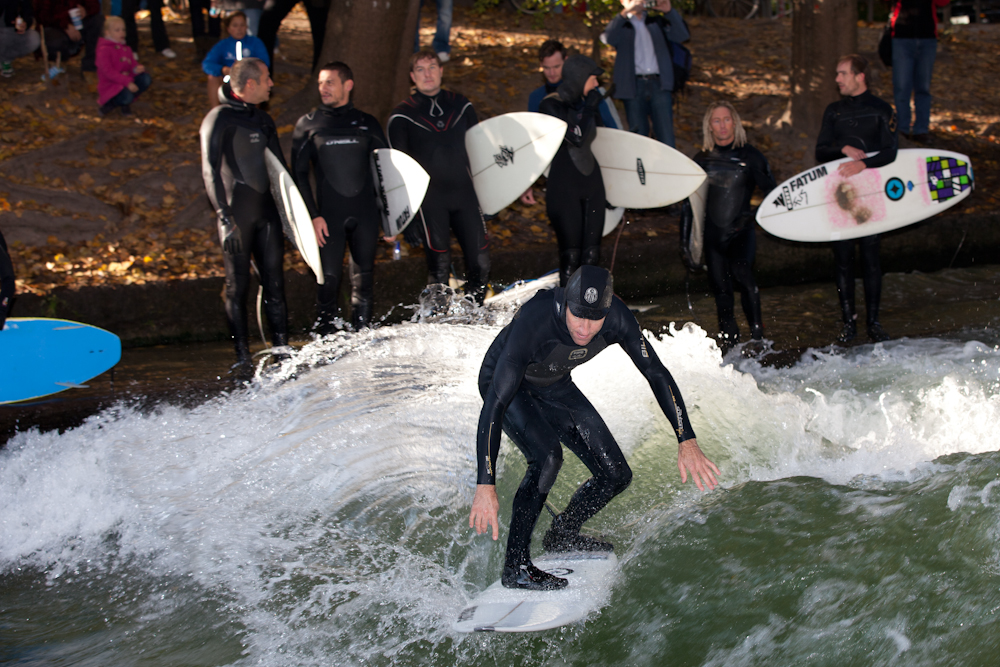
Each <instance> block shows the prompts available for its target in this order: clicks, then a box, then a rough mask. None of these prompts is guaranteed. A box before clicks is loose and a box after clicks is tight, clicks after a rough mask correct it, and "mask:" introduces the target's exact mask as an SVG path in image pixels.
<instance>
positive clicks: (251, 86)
mask: <svg viewBox="0 0 1000 667" xmlns="http://www.w3.org/2000/svg"><path fill="white" fill-rule="evenodd" d="M273 85H274V84H273V83H272V81H271V75H270V74H269V73H268V71H267V66H266V65H265V64H264V62H263V61H262V60H259V59H258V58H244V59H243V60H239V61H237V62H236V63H235V64H234V65H233V68H232V69H231V70H230V72H229V85H224V86H223V87H222V89H221V90H222V91H223V96H224V97H225V101H224V102H223V103H222V104H220V105H219V106H217V107H215V108H214V109H212V110H211V111H209V112H208V115H207V116H205V120H203V121H202V123H201V168H202V176H203V177H204V179H205V189H206V190H207V191H208V198H209V200H211V202H212V208H214V209H215V212H216V214H217V215H218V224H219V241H220V242H221V243H222V250H223V262H224V264H225V268H226V291H225V301H226V317H227V319H228V321H229V331H230V334H231V335H232V338H233V345H234V346H235V348H236V359H237V364H238V365H239V366H240V367H241V369H242V370H243V371H246V370H247V369H248V368H249V367H250V363H251V356H250V336H249V331H248V328H247V310H246V299H247V292H248V291H249V287H250V262H251V257H252V258H253V260H255V261H256V263H257V269H258V271H259V272H260V283H261V286H262V287H263V288H264V313H265V314H266V316H267V321H268V324H269V325H270V327H271V336H272V338H271V343H272V345H274V346H279V345H287V344H288V311H287V307H286V305H285V274H284V267H283V260H284V252H285V242H284V237H283V236H282V226H281V217H280V215H279V213H278V207H277V204H276V203H275V201H274V197H272V195H271V180H270V177H269V176H268V170H267V164H266V162H265V151H268V150H270V151H271V152H272V153H273V154H274V155H275V156H276V157H277V158H278V160H280V161H281V163H282V165H284V163H285V157H284V155H283V154H282V152H281V145H280V144H279V143H278V130H277V128H276V127H275V126H274V121H273V120H272V119H271V117H270V116H269V115H267V113H265V112H263V111H261V110H260V109H258V108H257V105H258V104H261V103H262V102H266V101H267V100H268V99H269V98H270V96H271V87H272V86H273Z"/></svg>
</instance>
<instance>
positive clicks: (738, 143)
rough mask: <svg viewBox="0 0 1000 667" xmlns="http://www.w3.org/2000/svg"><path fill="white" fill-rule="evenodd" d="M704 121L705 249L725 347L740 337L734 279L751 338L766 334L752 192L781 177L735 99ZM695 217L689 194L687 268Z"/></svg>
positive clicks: (684, 222)
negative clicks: (750, 136) (753, 141)
mask: <svg viewBox="0 0 1000 667" xmlns="http://www.w3.org/2000/svg"><path fill="white" fill-rule="evenodd" d="M702 126H703V127H702V129H703V131H704V139H703V142H702V150H701V151H699V152H698V154H697V155H695V156H694V161H695V162H697V163H698V165H699V166H700V167H701V168H702V169H704V170H705V173H707V174H708V193H707V196H706V201H705V221H704V228H703V236H704V255H705V260H706V264H707V265H708V278H709V281H710V282H711V284H712V291H713V292H714V293H715V309H716V312H717V314H718V317H719V334H720V336H719V338H720V344H721V347H722V351H723V353H725V352H727V351H728V350H729V349H730V348H732V347H733V346H734V345H736V344H737V343H738V342H739V341H740V328H739V326H738V325H737V324H736V317H735V314H734V312H733V310H734V299H733V282H736V283H737V284H738V285H739V288H740V302H741V303H742V305H743V313H744V314H745V315H746V318H747V324H749V326H750V338H751V339H753V340H760V339H761V338H763V335H764V321H763V318H762V317H761V312H760V292H759V291H758V289H757V281H756V280H754V277H753V260H754V255H756V253H757V237H756V236H755V233H754V210H753V208H752V207H751V206H750V198H751V196H752V195H753V190H754V186H756V187H759V188H760V190H761V192H762V193H763V194H767V193H769V192H771V190H773V189H774V188H775V186H776V183H775V182H774V176H772V175H771V168H770V166H768V164H767V159H766V158H765V157H764V155H763V154H762V153H761V152H760V151H759V150H757V149H756V148H754V147H753V146H751V145H750V144H748V143H747V135H746V130H744V129H743V123H742V121H741V120H740V115H739V114H738V113H737V112H736V109H734V108H733V106H732V105H731V104H729V103H728V102H715V103H713V104H710V105H709V107H708V110H707V111H706V112H705V118H704V121H703V123H702ZM693 222H694V213H693V211H692V209H691V202H690V200H689V199H685V200H684V206H683V208H682V209H681V249H682V250H681V255H682V258H683V261H684V264H685V265H686V266H687V267H688V268H695V267H694V264H695V262H694V261H693V259H692V257H691V252H690V247H691V234H692V226H693Z"/></svg>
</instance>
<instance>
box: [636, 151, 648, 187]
mask: <svg viewBox="0 0 1000 667" xmlns="http://www.w3.org/2000/svg"><path fill="white" fill-rule="evenodd" d="M635 172H636V173H637V174H639V182H640V183H642V184H643V185H645V184H646V168H645V167H643V166H642V158H641V157H637V158H636V159H635Z"/></svg>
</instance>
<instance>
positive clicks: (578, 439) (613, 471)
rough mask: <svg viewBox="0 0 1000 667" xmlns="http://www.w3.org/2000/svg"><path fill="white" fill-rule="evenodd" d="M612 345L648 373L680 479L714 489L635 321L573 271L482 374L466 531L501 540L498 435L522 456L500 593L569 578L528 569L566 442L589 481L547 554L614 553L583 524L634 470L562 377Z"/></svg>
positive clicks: (666, 377)
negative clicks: (673, 440) (674, 447)
mask: <svg viewBox="0 0 1000 667" xmlns="http://www.w3.org/2000/svg"><path fill="white" fill-rule="evenodd" d="M614 343H617V344H619V345H621V346H622V348H624V350H625V352H626V353H627V354H628V355H629V357H630V358H631V359H632V363H634V364H635V365H636V368H638V369H639V371H640V372H641V373H642V374H643V375H644V376H645V377H646V380H647V381H648V382H649V386H650V387H651V388H652V390H653V394H654V395H655V396H656V400H657V402H658V403H659V405H660V408H661V409H662V410H663V413H664V415H666V417H667V419H668V420H669V421H670V423H671V425H672V426H673V428H674V433H676V435H677V442H678V443H679V445H678V455H677V466H678V468H679V469H680V473H681V481H682V482H686V481H687V476H688V473H690V474H691V477H692V478H693V479H694V483H695V484H696V485H697V486H698V488H699V489H701V490H704V487H705V486H707V487H708V488H709V489H713V488H715V486H716V484H717V481H716V477H715V476H716V475H718V474H719V470H718V468H716V467H715V464H713V463H712V462H711V461H709V460H708V458H707V457H706V456H705V455H704V454H703V453H702V451H701V449H700V448H699V447H698V442H697V441H696V440H695V436H694V431H693V430H692V428H691V423H690V421H689V419H688V413H687V410H686V408H685V407H684V401H683V400H682V399H681V392H680V390H679V389H678V388H677V385H676V384H675V383H674V380H673V378H672V377H671V375H670V372H669V371H667V369H666V368H665V367H664V366H663V364H662V363H660V360H659V359H658V358H657V356H656V353H655V352H654V351H653V348H652V346H651V345H650V344H649V343H648V341H646V339H645V337H644V336H643V335H642V331H641V330H640V329H639V323H638V322H637V321H636V319H635V316H634V315H632V312H631V311H630V310H629V309H628V306H626V305H625V304H624V303H623V302H622V301H621V300H620V299H618V298H617V297H615V296H614V294H613V286H612V280H611V274H609V273H608V272H607V270H605V269H602V268H600V267H597V266H587V265H585V266H581V267H580V268H579V269H578V270H577V271H576V272H575V273H574V274H573V275H572V276H571V277H570V279H569V282H568V283H567V285H566V287H565V288H562V287H557V288H555V289H553V290H545V291H542V292H539V293H538V294H536V295H535V296H534V297H533V298H532V299H531V300H530V301H528V302H527V303H526V304H524V306H522V307H521V310H520V311H518V313H517V315H516V316H515V317H514V320H513V321H512V322H511V323H510V324H508V325H507V326H506V327H505V328H504V330H503V331H501V332H500V335H498V336H497V338H496V340H494V341H493V344H492V345H491V346H490V349H489V351H488V352H487V353H486V358H485V359H484V360H483V366H482V369H481V370H480V371H479V392H480V394H481V395H482V396H483V410H482V413H481V414H480V417H479V429H478V434H477V443H476V460H477V462H478V467H479V475H478V485H477V487H476V495H475V498H474V499H473V501H472V511H471V513H470V514H469V526H470V527H473V528H475V529H476V532H477V533H478V534H480V535H481V534H482V533H484V532H487V531H488V530H489V528H490V526H492V529H493V530H492V532H493V539H494V540H496V539H497V538H498V537H499V525H498V523H497V512H498V510H499V501H498V500H497V493H496V486H495V485H496V462H497V456H498V454H499V452H500V432H501V427H502V430H503V432H504V433H506V434H507V435H508V436H509V437H510V439H511V440H512V441H513V442H514V444H515V445H517V447H518V449H520V450H521V452H522V453H524V456H525V458H527V460H528V470H527V472H526V473H525V475H524V479H523V480H522V481H521V485H520V487H519V488H518V490H517V493H516V494H515V495H514V506H513V510H512V513H511V520H510V535H509V536H508V538H507V553H506V560H505V563H504V569H503V576H502V577H501V581H502V583H503V585H504V586H506V587H507V588H527V589H533V590H553V589H557V588H563V587H565V586H566V584H567V581H566V579H563V578H561V577H556V576H554V575H551V574H549V573H547V572H543V571H542V570H540V569H538V568H537V567H535V566H534V565H533V564H532V562H531V556H530V553H529V546H530V543H531V533H532V531H533V530H534V528H535V522H536V521H537V520H538V516H539V515H540V514H541V512H542V508H543V507H544V505H545V500H546V498H547V497H548V493H549V490H550V489H551V488H552V485H553V483H554V482H555V480H556V475H557V474H558V473H559V468H560V467H561V466H562V456H563V455H562V445H566V447H568V448H569V449H570V451H572V452H573V453H574V454H576V455H577V456H578V457H579V458H580V460H581V461H583V463H584V464H585V465H586V466H587V468H589V469H590V472H591V473H592V474H593V476H592V477H591V478H590V479H588V480H587V481H586V482H584V483H583V484H581V485H580V487H579V488H578V489H577V490H576V493H574V494H573V498H572V499H571V500H570V501H569V504H568V505H567V506H566V509H565V510H563V512H562V513H561V514H559V515H558V516H557V517H556V518H555V519H553V521H552V526H551V528H550V529H549V530H548V532H546V534H545V537H544V539H543V541H542V544H543V546H544V547H545V549H546V551H551V552H565V551H611V550H612V548H613V547H612V545H611V544H609V543H608V542H605V541H604V540H600V539H598V538H594V537H590V536H587V535H582V534H581V533H580V527H581V526H582V525H583V524H584V522H586V521H587V520H588V519H590V518H591V517H593V516H594V515H595V514H597V512H599V511H600V510H601V509H602V508H603V507H604V506H605V505H607V504H608V502H609V501H610V500H611V499H612V498H614V497H615V496H616V495H618V494H619V493H621V492H622V491H624V490H625V488H626V487H627V486H628V485H629V483H630V482H631V480H632V470H631V469H630V468H629V466H628V462H627V461H626V460H625V456H624V455H623V454H622V451H621V449H620V448H619V447H618V444H617V443H616V442H615V439H614V436H613V435H612V434H611V431H610V430H609V429H608V427H607V425H606V424H605V423H604V420H603V419H601V416H600V415H599V414H598V413H597V411H596V410H595V409H594V406H593V405H591V404H590V401H588V400H587V398H586V397H585V396H584V395H583V394H582V393H581V392H580V390H579V389H578V388H577V386H576V385H575V384H574V383H573V380H572V378H571V377H570V371H571V370H572V369H573V368H575V367H576V366H579V365H580V364H583V363H585V362H587V361H590V360H591V359H593V358H594V357H595V356H596V355H597V354H598V353H600V352H601V351H602V350H603V349H604V348H606V347H608V346H609V345H612V344H614Z"/></svg>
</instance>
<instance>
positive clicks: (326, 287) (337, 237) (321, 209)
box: [292, 102, 387, 329]
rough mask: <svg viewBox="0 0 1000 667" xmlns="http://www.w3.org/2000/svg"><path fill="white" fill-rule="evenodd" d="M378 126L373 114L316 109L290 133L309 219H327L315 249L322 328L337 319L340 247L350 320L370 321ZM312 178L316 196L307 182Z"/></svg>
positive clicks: (349, 107) (377, 225) (377, 223)
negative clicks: (347, 267)
mask: <svg viewBox="0 0 1000 667" xmlns="http://www.w3.org/2000/svg"><path fill="white" fill-rule="evenodd" d="M386 145H387V144H386V140H385V135H384V134H383V133H382V126H381V125H379V122H378V121H377V120H375V117H374V116H371V115H369V114H366V113H364V112H363V111H359V110H358V109H355V108H354V105H353V104H352V103H351V102H348V103H347V104H346V105H344V106H342V107H337V108H334V107H329V106H326V105H320V106H319V107H317V108H316V109H313V110H312V111H311V112H309V113H308V114H306V115H305V116H302V118H300V119H299V122H298V123H297V124H296V126H295V133H294V134H293V135H292V168H293V169H294V172H293V173H294V176H295V182H296V184H298V186H299V192H301V193H302V199H303V200H305V203H306V207H307V208H308V209H309V215H311V216H312V217H313V218H318V217H320V216H322V217H323V219H324V220H326V226H327V229H328V231H329V234H330V235H329V236H328V237H327V239H326V243H325V244H324V245H323V246H322V247H320V249H319V253H320V257H321V258H322V260H323V276H324V283H323V284H322V285H320V286H319V295H318V299H317V307H318V311H319V320H320V327H321V329H326V328H328V327H329V326H330V324H331V323H332V321H333V319H334V318H335V317H336V316H337V295H338V293H339V291H340V281H341V276H342V274H343V268H344V249H345V247H346V246H347V245H350V248H351V259H352V260H353V262H354V265H355V266H352V272H351V279H352V283H353V284H352V292H351V322H352V324H353V325H354V327H355V328H360V327H364V326H368V324H369V323H370V322H371V317H372V304H373V302H374V291H375V287H374V285H375V283H374V277H373V275H374V274H373V271H374V269H375V250H376V249H377V247H378V238H379V234H380V232H381V228H382V217H381V214H380V213H379V210H378V205H377V204H376V192H375V181H374V177H373V176H372V169H371V157H372V151H374V150H375V149H376V148H385V147H386ZM310 165H311V166H312V168H313V170H314V171H315V175H316V196H315V197H314V196H313V189H312V186H311V185H310V182H309V172H310Z"/></svg>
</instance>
